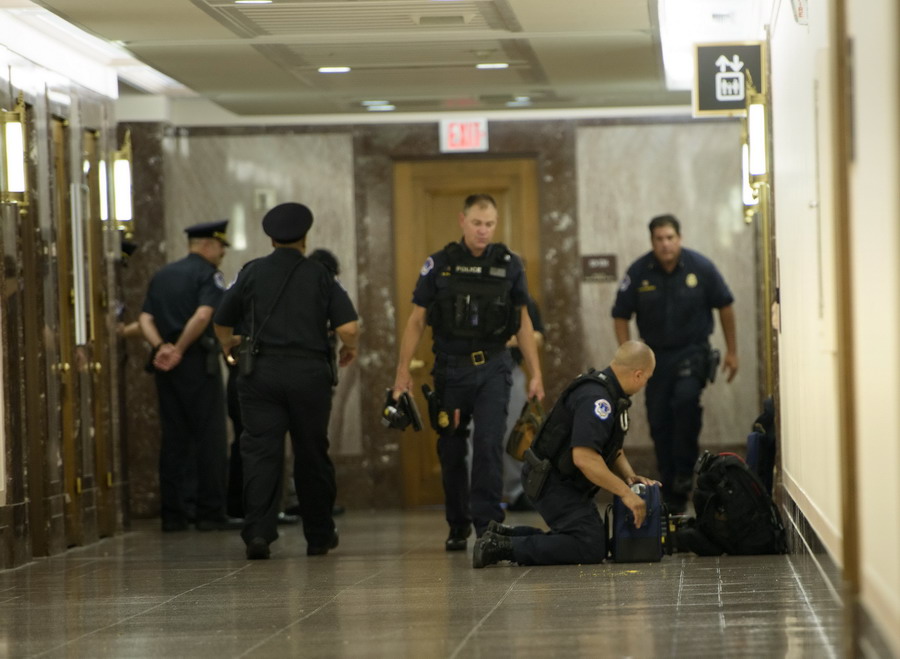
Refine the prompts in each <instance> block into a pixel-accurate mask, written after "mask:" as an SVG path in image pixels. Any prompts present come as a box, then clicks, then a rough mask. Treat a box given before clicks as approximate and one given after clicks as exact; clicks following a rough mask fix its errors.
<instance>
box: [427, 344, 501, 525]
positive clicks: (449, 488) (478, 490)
mask: <svg viewBox="0 0 900 659" xmlns="http://www.w3.org/2000/svg"><path fill="white" fill-rule="evenodd" d="M514 367H515V364H514V363H513V360H512V357H511V356H510V354H509V351H508V350H503V351H501V352H500V353H498V354H496V355H494V356H492V357H491V358H490V359H488V360H487V361H486V362H484V363H483V364H481V365H474V364H473V363H472V360H471V358H470V357H468V356H465V357H461V356H447V355H442V354H438V355H437V357H436V359H435V365H434V371H432V375H433V376H434V388H435V392H436V393H437V395H438V398H439V399H440V401H441V408H442V409H443V410H445V411H447V414H448V416H449V418H450V419H451V421H452V419H453V417H454V410H457V409H458V410H459V411H460V415H459V419H460V420H459V426H458V427H457V428H455V429H454V428H453V427H452V423H451V425H450V427H448V428H447V430H445V431H444V432H442V433H441V434H440V435H439V437H438V457H439V458H440V461H441V478H442V481H443V485H444V507H445V512H446V516H447V523H448V524H449V525H450V526H452V527H461V526H466V525H468V524H470V523H474V526H475V531H476V532H477V533H478V534H479V535H481V533H483V532H484V530H485V529H486V528H487V525H488V523H489V522H490V521H491V520H496V521H498V522H502V521H503V518H504V515H503V509H502V507H501V506H500V500H501V498H502V496H503V439H504V437H503V435H504V433H505V432H506V414H507V408H508V406H509V392H510V387H511V386H512V369H513V368H514ZM470 421H474V424H475V428H474V431H473V433H472V480H471V488H470V487H469V466H468V463H467V462H466V456H467V455H468V452H469V445H468V444H469V443H468V437H469V431H468V427H469V423H470Z"/></svg>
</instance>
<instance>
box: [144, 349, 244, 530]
mask: <svg viewBox="0 0 900 659" xmlns="http://www.w3.org/2000/svg"><path fill="white" fill-rule="evenodd" d="M155 377H156V389H157V392H158V394H159V412H160V414H159V416H160V424H161V426H162V442H161V445H160V452H159V490H160V504H161V512H160V515H161V517H162V520H163V522H164V523H165V522H169V523H172V524H181V523H184V522H186V521H187V519H188V516H189V512H190V511H189V510H188V505H189V503H188V502H194V501H195V502H196V516H197V519H198V520H219V519H221V518H222V517H223V516H224V515H225V471H226V452H227V446H226V443H227V439H226V430H225V392H224V388H223V386H222V376H221V374H220V373H219V372H218V371H217V372H216V373H215V374H212V375H210V374H209V373H208V372H207V353H206V351H204V350H202V349H200V348H197V347H194V348H191V349H189V350H188V351H187V352H185V353H184V356H183V357H182V359H181V363H180V364H178V366H176V367H175V368H174V369H172V370H171V371H168V372H162V371H157V372H156V375H155Z"/></svg>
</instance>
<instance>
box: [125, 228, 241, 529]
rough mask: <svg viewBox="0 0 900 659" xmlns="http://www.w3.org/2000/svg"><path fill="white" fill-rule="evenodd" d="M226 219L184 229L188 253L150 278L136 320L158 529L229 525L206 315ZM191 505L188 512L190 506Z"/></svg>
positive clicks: (221, 401) (218, 379)
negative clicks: (157, 427)
mask: <svg viewBox="0 0 900 659" xmlns="http://www.w3.org/2000/svg"><path fill="white" fill-rule="evenodd" d="M227 226H228V220H222V221H218V222H206V223H203V224H196V225H194V226H191V227H188V228H187V229H185V233H187V236H188V249H189V250H190V253H189V254H188V255H187V256H186V257H185V258H183V259H181V260H180V261H175V262H174V263H170V264H168V265H166V266H164V267H163V268H162V269H161V270H159V272H157V273H156V274H155V275H154V276H153V279H151V281H150V286H149V287H148V289H147V296H146V298H145V300H144V306H143V309H142V311H141V314H140V316H139V318H138V322H139V323H140V327H141V332H142V333H143V335H144V338H145V339H146V340H147V342H148V343H149V344H150V345H151V347H152V348H153V355H152V360H151V363H152V367H153V370H154V372H155V377H156V390H157V392H158V394H159V409H160V423H161V425H162V442H161V444H160V451H159V489H160V505H161V512H160V516H161V518H162V530H163V531H167V532H169V531H183V530H185V529H187V528H188V521H189V519H190V518H191V517H193V516H194V515H196V520H197V529H198V530H201V531H208V530H217V529H224V528H232V527H233V525H232V524H231V523H230V520H228V519H227V518H226V517H225V460H226V450H227V449H226V444H227V438H226V430H225V392H224V389H223V386H222V373H221V368H220V363H219V345H218V342H217V341H216V338H215V335H214V334H213V328H212V324H211V322H210V321H211V320H212V317H213V312H214V311H215V308H216V307H217V306H218V305H219V302H220V301H221V299H222V295H223V293H224V290H225V280H224V277H223V276H222V273H221V272H220V271H219V269H218V266H219V264H220V263H221V262H222V259H223V258H224V256H225V248H226V247H228V246H229V245H228V240H227V239H226V237H225V230H226V229H227ZM193 506H196V510H192V509H191V508H192V507H193Z"/></svg>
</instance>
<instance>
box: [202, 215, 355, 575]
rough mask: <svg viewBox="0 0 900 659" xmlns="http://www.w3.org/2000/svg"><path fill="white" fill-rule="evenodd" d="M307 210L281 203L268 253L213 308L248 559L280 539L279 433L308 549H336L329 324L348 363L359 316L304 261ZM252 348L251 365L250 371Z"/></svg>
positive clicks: (325, 275) (270, 221)
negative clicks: (234, 363) (233, 397)
mask: <svg viewBox="0 0 900 659" xmlns="http://www.w3.org/2000/svg"><path fill="white" fill-rule="evenodd" d="M312 223H313V215H312V212H311V211H310V210H309V208H307V207H306V206H304V205H303V204H298V203H293V202H290V203H284V204H279V205H278V206H275V207H274V208H272V209H271V210H270V211H269V212H267V213H266V215H265V217H264V218H263V222H262V227H263V231H265V233H266V235H268V236H269V237H270V238H271V239H272V246H273V247H274V248H275V249H274V250H273V251H272V253H271V254H269V255H268V256H265V257H263V258H260V259H256V260H253V261H250V262H249V263H247V264H246V265H245V266H244V267H243V268H242V269H241V271H240V273H238V277H237V281H235V283H234V285H233V286H232V287H231V288H230V289H229V290H228V292H227V293H226V294H225V298H224V299H223V300H222V304H221V306H220V307H219V309H218V311H217V312H216V316H215V323H216V334H217V335H218V337H219V341H220V342H221V343H222V346H223V349H224V350H225V351H226V355H227V356H228V357H229V358H231V359H233V358H234V354H235V352H234V351H233V350H232V347H233V346H235V343H236V341H235V337H234V333H233V332H234V328H235V327H240V328H241V332H242V334H244V337H243V338H242V343H243V345H242V346H240V347H239V349H238V350H237V360H238V366H239V367H241V366H242V364H241V360H243V361H244V364H243V367H244V368H243V369H242V370H241V375H240V377H239V378H238V382H237V386H238V396H239V399H240V407H241V417H242V420H243V423H244V432H243V434H242V435H241V458H242V461H243V468H244V514H245V517H244V528H243V530H242V531H241V536H242V537H243V539H244V542H245V544H246V546H247V558H248V559H266V558H269V555H270V550H269V545H270V544H271V543H272V542H274V541H275V540H276V539H277V538H278V530H277V524H278V513H279V512H280V510H281V499H282V486H283V475H284V468H283V466H284V436H285V433H288V432H289V433H290V437H291V445H292V447H293V451H294V485H295V487H296V490H297V497H298V499H299V508H300V515H301V517H302V519H303V534H304V536H305V537H306V542H307V548H306V553H307V555H309V556H316V555H323V554H327V553H328V551H329V550H331V549H334V548H335V547H337V544H338V534H337V530H336V529H335V526H334V519H333V517H332V512H333V507H334V500H335V494H336V485H335V474H334V465H333V464H332V462H331V458H330V457H329V456H328V444H329V442H328V420H329V416H330V414H331V398H332V389H331V387H332V383H333V382H334V378H335V374H334V373H332V367H331V361H330V359H329V356H330V351H331V345H330V344H329V337H328V331H329V328H333V329H334V332H335V333H336V334H337V337H338V338H339V339H340V341H341V347H340V350H339V356H338V363H339V365H340V366H342V367H343V366H347V365H349V364H350V363H351V362H352V361H353V360H354V359H355V358H356V353H357V346H358V341H359V324H358V322H357V314H356V310H355V309H354V307H353V303H352V302H351V301H350V298H349V296H348V295H347V292H346V290H344V288H343V287H342V286H341V284H340V282H338V281H337V279H336V278H335V277H334V276H333V275H332V274H331V273H330V272H329V271H328V269H327V268H326V267H325V266H323V265H322V264H321V263H319V262H317V261H314V260H312V259H308V258H306V256H304V253H305V250H306V233H307V231H309V228H310V227H311V226H312ZM247 351H249V352H250V353H251V354H252V360H253V364H252V368H251V369H249V372H248V368H247V367H248V366H249V364H248V360H249V359H250V358H249V357H248V352H247Z"/></svg>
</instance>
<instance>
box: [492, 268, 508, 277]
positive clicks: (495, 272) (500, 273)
mask: <svg viewBox="0 0 900 659" xmlns="http://www.w3.org/2000/svg"><path fill="white" fill-rule="evenodd" d="M488 272H489V273H490V275H491V277H506V268H491V269H490V270H489V271H488Z"/></svg>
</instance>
